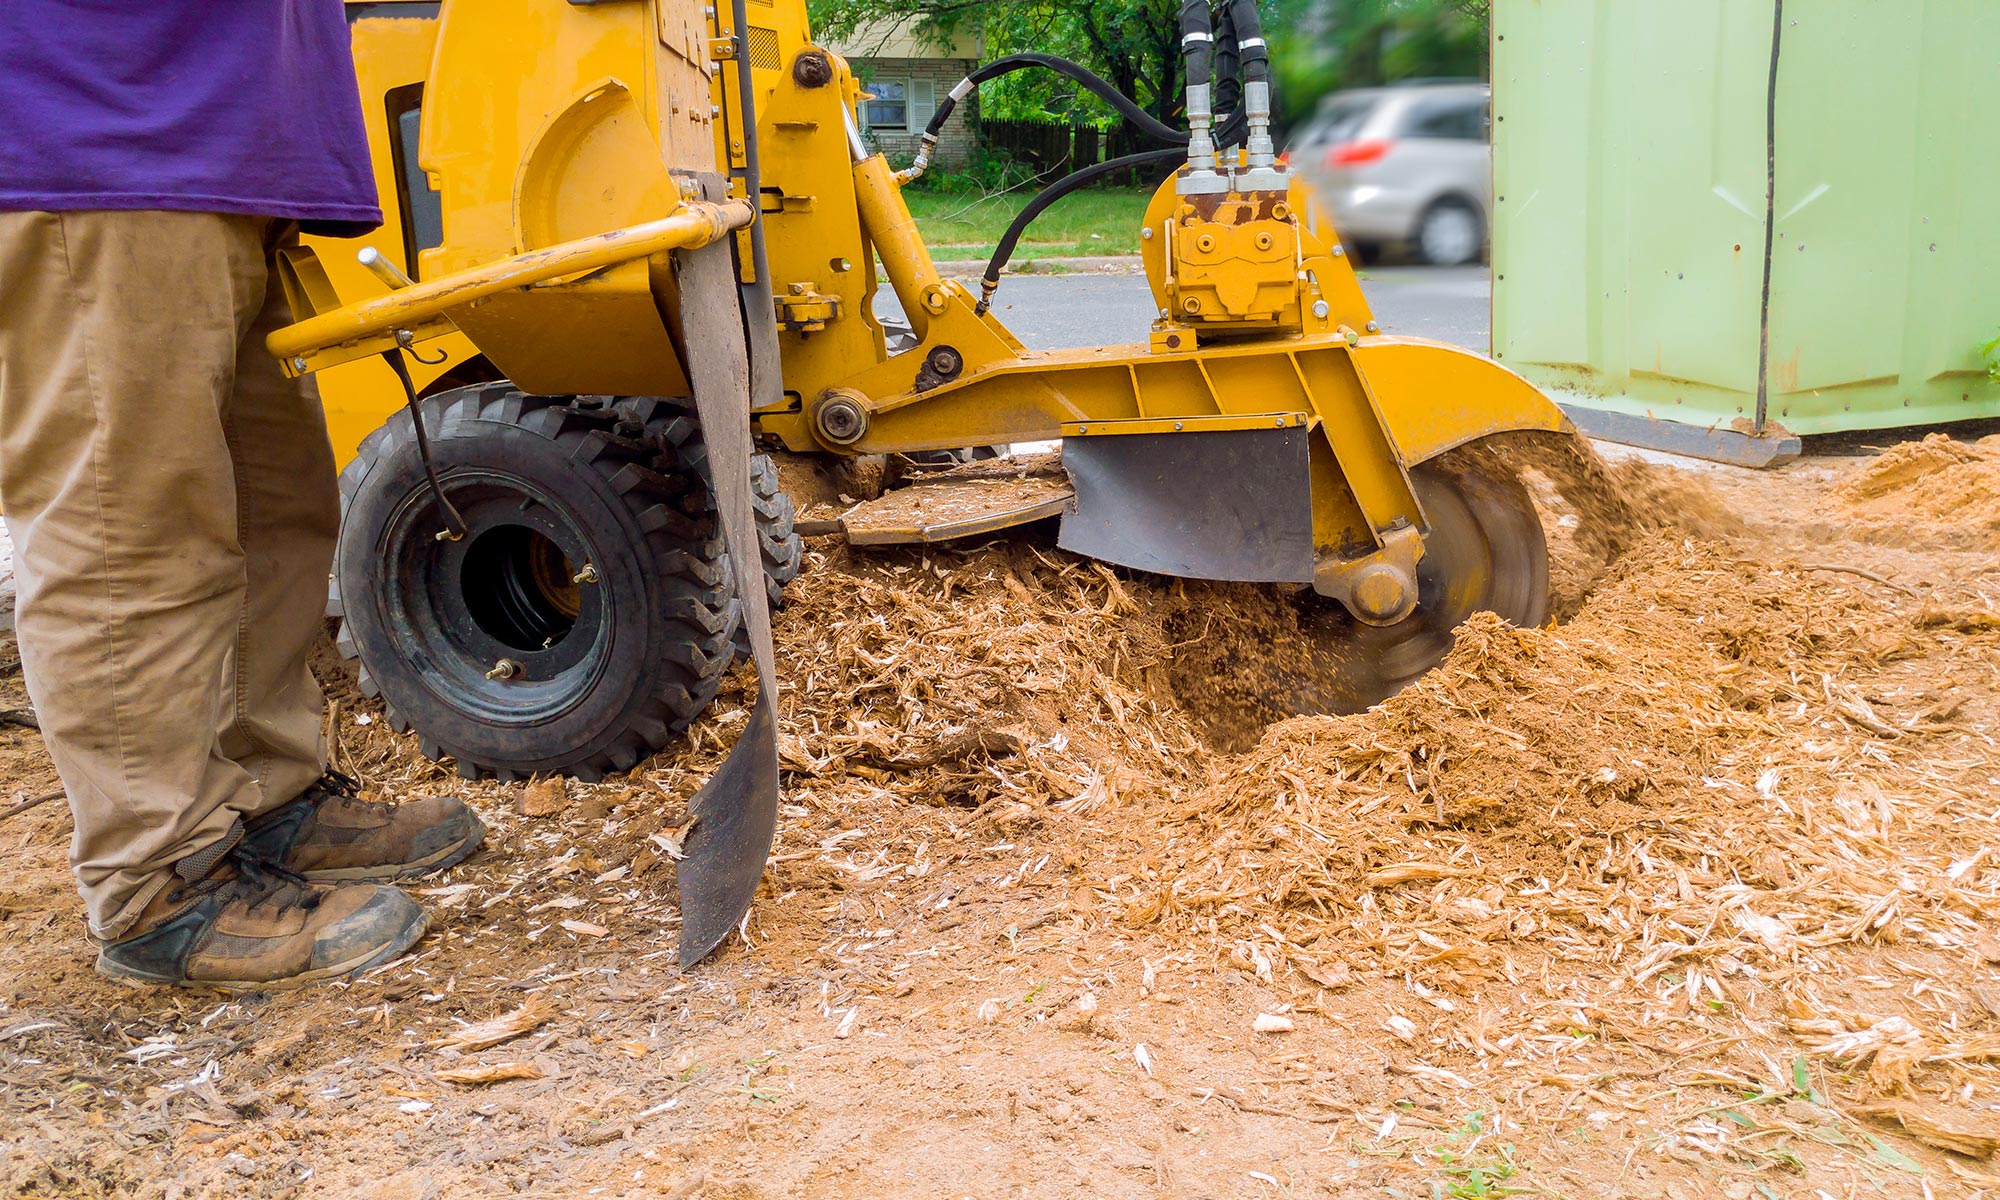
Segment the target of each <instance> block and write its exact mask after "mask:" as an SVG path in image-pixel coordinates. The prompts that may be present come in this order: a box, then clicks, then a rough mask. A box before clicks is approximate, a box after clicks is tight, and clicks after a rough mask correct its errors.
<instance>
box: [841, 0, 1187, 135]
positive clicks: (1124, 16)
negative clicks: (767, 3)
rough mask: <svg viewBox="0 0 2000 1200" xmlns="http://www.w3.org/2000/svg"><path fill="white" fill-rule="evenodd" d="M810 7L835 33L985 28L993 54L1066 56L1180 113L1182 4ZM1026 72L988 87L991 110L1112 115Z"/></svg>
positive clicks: (971, 0) (912, 2) (860, 2)
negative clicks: (885, 24) (895, 26)
mask: <svg viewBox="0 0 2000 1200" xmlns="http://www.w3.org/2000/svg"><path fill="white" fill-rule="evenodd" d="M807 8H808V11H809V12H810V14H811V16H812V21H813V28H814V29H815V30H816V31H818V32H819V34H820V36H822V37H832V38H839V37H845V36H850V35H852V34H853V33H855V32H856V31H857V30H859V29H861V28H863V27H865V26H868V25H870V24H873V23H876V22H882V21H895V22H899V23H901V25H902V27H903V28H905V29H910V30H913V31H914V32H916V33H918V34H919V35H922V34H925V33H931V34H936V35H940V36H941V37H943V36H949V35H950V34H952V33H954V32H957V31H958V30H960V29H962V28H964V27H965V26H967V25H968V24H976V25H977V26H978V27H979V28H980V29H981V31H982V32H983V33H984V35H985V39H986V49H987V54H988V56H989V57H998V56H1000V55H1003V54H1012V53H1017V52H1020V51H1026V50H1039V51H1043V52H1045V53H1050V54H1060V55H1062V56H1064V57H1065V58H1073V59H1075V60H1077V61H1078V62H1081V63H1082V64H1083V65H1085V66H1087V67H1089V68H1091V69H1092V70H1094V71H1096V72H1098V73H1099V74H1101V75H1102V76H1104V78H1106V79H1107V80H1109V81H1110V82H1111V83H1112V85H1113V86H1115V87H1117V88H1118V90H1119V91H1121V92H1123V93H1124V94H1125V95H1127V96H1130V97H1132V98H1133V99H1134V100H1136V101H1138V102H1139V103H1140V104H1141V105H1142V106H1143V107H1145V109H1146V110H1147V111H1148V112H1150V113H1152V114H1153V115H1154V116H1156V117H1158V118H1160V119H1161V120H1163V121H1172V120H1174V119H1175V118H1176V117H1177V116H1178V115H1179V113H1180V109H1181V100H1182V92H1183V84H1182V74H1181V61H1180V30H1179V27H1178V26H1177V25H1176V23H1175V13H1176V12H1177V11H1178V8H1179V5H1178V0H999V2H998V3H991V2H985V0H808V3H807ZM1023 74H1024V75H1028V76H1029V77H1028V78H1023V77H1022V76H1019V75H1017V76H1012V77H1009V78H1008V79H1007V80H1005V81H1000V82H997V83H996V84H989V85H987V87H986V88H982V89H981V98H982V103H984V104H985V105H986V111H988V112H992V113H994V114H995V115H1027V113H1026V112H1021V113H1009V112H1008V111H1007V110H1008V109H1010V108H1015V107H1022V108H1026V109H1027V110H1028V111H1034V110H1035V109H1034V106H1035V105H1037V104H1043V105H1050V106H1052V110H1053V111H1057V112H1063V111H1070V112H1077V113H1079V114H1090V115H1097V114H1103V113H1108V112H1109V111H1110V110H1109V109H1108V108H1103V107H1100V106H1096V105H1095V102H1094V101H1092V100H1091V99H1090V98H1089V97H1088V96H1087V94H1086V95H1085V96H1082V97H1079V96H1078V94H1077V89H1076V88H1075V87H1073V86H1071V85H1068V84H1066V83H1062V82H1059V81H1057V80H1055V79H1052V78H1049V77H1048V76H1047V73H1046V72H1033V73H1023ZM996 101H997V104H996ZM1010 101H1011V102H1012V103H1010ZM1050 110H1051V109H1049V108H1045V109H1043V111H1050Z"/></svg>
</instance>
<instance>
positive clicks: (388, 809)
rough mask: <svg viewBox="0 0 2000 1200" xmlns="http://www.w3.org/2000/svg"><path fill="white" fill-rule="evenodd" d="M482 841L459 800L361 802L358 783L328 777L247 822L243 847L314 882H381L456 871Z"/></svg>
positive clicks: (481, 830)
mask: <svg viewBox="0 0 2000 1200" xmlns="http://www.w3.org/2000/svg"><path fill="white" fill-rule="evenodd" d="M485 837H486V826H485V825H484V824H482V823H481V822H480V820H479V815H478V814H477V813H475V812H473V811H472V809H471V808H469V807H468V806H467V805H466V803H465V801H463V800H456V799H453V798H451V797H448V796H446V797H437V798H433V799H429V800H412V801H410V802H409V803H407V804H384V803H382V802H381V801H379V800H363V799H362V798H361V785H360V783H358V782H357V781H355V780H353V779H350V778H348V777H347V776H345V775H342V774H341V773H340V772H338V771H328V772H327V773H326V774H324V775H322V776H320V777H319V779H318V780H317V781H316V782H314V783H313V785H312V786H311V787H308V788H307V789H306V790H305V791H304V793H302V794H301V795H300V796H299V798H298V799H296V800H294V801H292V802H291V803H290V804H284V805H280V806H279V807H277V808H274V809H272V810H271V811H270V812H267V813H263V814H261V815H259V816H258V817H257V818H256V819H255V820H253V821H251V822H250V823H249V824H248V825H247V826H246V827H245V830H244V834H243V845H244V846H245V847H246V848H248V849H249V850H250V851H252V852H253V853H255V854H256V855H257V856H258V857H260V858H264V859H268V860H269V861H271V862H278V863H283V864H284V865H285V866H286V867H288V868H290V869H291V870H294V871H297V872H298V873H299V874H301V875H303V876H305V877H306V878H307V879H310V880H313V881H315V882H321V883H324V882H330V881H333V880H356V879H368V880H374V881H376V882H378V883H386V882H389V881H390V880H395V879H408V878H410V877H411V876H413V875H427V874H429V873H431V872H432V871H442V870H444V869H445V868H446V867H449V866H454V865H456V864H457V863H458V862H460V861H461V860H463V859H464V858H465V856H466V855H468V854H471V853H472V852H473V851H474V850H477V849H478V848H479V843H480V842H481V841H483V840H484V839H485Z"/></svg>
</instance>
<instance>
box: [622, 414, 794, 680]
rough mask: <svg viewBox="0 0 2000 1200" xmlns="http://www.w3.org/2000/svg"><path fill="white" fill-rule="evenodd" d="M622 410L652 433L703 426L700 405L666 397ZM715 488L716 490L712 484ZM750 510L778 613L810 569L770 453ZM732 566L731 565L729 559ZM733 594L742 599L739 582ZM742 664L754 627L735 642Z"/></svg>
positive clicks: (754, 464)
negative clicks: (791, 588)
mask: <svg viewBox="0 0 2000 1200" xmlns="http://www.w3.org/2000/svg"><path fill="white" fill-rule="evenodd" d="M618 406H619V407H620V408H621V409H622V410H624V411H625V412H626V413H627V414H629V415H630V416H631V417H632V418H633V419H634V420H636V421H638V422H640V423H641V424H643V425H645V426H647V427H648V428H649V429H651V428H659V429H662V430H666V431H673V432H675V433H678V432H679V431H680V430H683V429H686V428H688V427H689V425H690V424H695V425H696V427H698V422H697V418H696V415H695V407H694V401H692V400H684V399H676V398H672V397H665V396H628V397H626V398H624V399H622V400H619V401H618ZM693 465H694V467H695V469H696V470H697V471H698V472H699V473H700V475H701V478H702V480H703V482H708V481H709V474H708V459H707V457H706V456H705V455H703V456H701V457H700V458H699V460H698V461H695V462H694V464H693ZM711 486H712V485H711ZM750 506H751V508H752V509H754V510H755V512H756V517H757V550H758V556H759V557H760V558H761V559H762V560H763V563H764V600H765V603H767V604H768V605H769V606H770V610H771V611H772V612H774V613H775V612H777V610H778V609H779V608H780V607H782V606H783V605H784V603H785V585H786V584H788V583H790V582H791V581H792V580H794V579H797V578H798V576H799V571H800V570H802V569H803V568H804V566H805V556H806V545H805V540H804V539H803V538H801V537H799V531H798V528H797V522H798V513H797V510H796V509H795V508H794V507H793V505H792V498H791V497H790V496H789V495H787V494H785V490H784V488H783V487H782V486H781V485H780V483H779V480H778V465H777V464H776V463H774V462H772V461H771V456H770V455H768V454H753V455H751V456H750ZM723 562H724V565H725V566H727V563H728V560H727V559H724V560H723ZM730 591H731V594H732V595H734V594H736V592H735V589H734V586H733V581H732V586H731V589H730ZM734 645H735V648H736V649H735V654H736V660H737V661H739V662H740V661H742V660H744V659H747V658H749V657H750V627H749V626H748V625H745V624H743V623H741V622H738V623H737V626H736V634H735V638H734Z"/></svg>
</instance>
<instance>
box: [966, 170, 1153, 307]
mask: <svg viewBox="0 0 2000 1200" xmlns="http://www.w3.org/2000/svg"><path fill="white" fill-rule="evenodd" d="M1186 153H1187V151H1185V150H1183V149H1182V148H1181V147H1179V146H1167V147H1165V148H1163V149H1159V150H1142V151H1140V152H1139V153H1137V154H1127V155H1125V156H1124V157H1123V158H1110V159H1106V160H1104V161H1103V162H1101V163H1098V164H1096V165H1094V166H1089V167H1084V168H1082V169H1080V170H1076V171H1072V172H1070V173H1069V174H1068V175H1065V176H1063V177H1062V178H1061V179H1058V180H1056V181H1055V182H1054V183H1052V184H1050V185H1049V186H1047V187H1045V188H1043V189H1042V190H1041V191H1039V192H1037V193H1035V198H1034V199H1033V200H1030V201H1028V206H1027V207H1026V208H1024V209H1022V210H1021V211H1020V214H1019V215H1018V216H1016V217H1015V218H1014V223H1013V224H1011V225H1009V226H1007V232H1006V233H1005V234H1003V235H1001V238H1000V244H999V245H998V246H996V247H995V248H994V250H993V257H992V258H991V259H990V260H988V261H987V263H986V276H985V278H984V279H982V280H980V285H979V290H980V293H981V296H980V300H979V311H980V312H985V311H986V308H987V305H988V303H989V302H990V301H991V300H992V298H993V290H994V289H995V288H997V287H999V286H1000V269H1001V268H1002V267H1004V266H1006V265H1007V260H1008V259H1009V258H1011V257H1013V254H1014V246H1015V244H1016V243H1017V242H1019V241H1020V240H1021V234H1022V233H1024V232H1026V230H1027V228H1028V224H1029V223H1030V222H1031V221H1033V220H1034V219H1035V218H1036V217H1039V216H1041V215H1042V212H1043V211H1044V210H1045V209H1047V208H1048V206H1049V205H1051V204H1054V203H1055V202H1056V201H1058V200H1060V199H1062V198H1063V197H1064V196H1067V195H1069V194H1070V193H1071V192H1073V191H1075V190H1076V189H1078V188H1080V187H1082V186H1083V185H1084V184H1086V183H1089V182H1090V181H1091V180H1093V179H1100V178H1102V177H1104V176H1106V175H1110V174H1112V173H1114V172H1117V171H1123V170H1127V169H1129V168H1132V167H1143V166H1147V165H1149V164H1152V163H1156V162H1168V161H1171V160H1177V159H1179V158H1181V157H1182V156H1184V155H1185V154H1186Z"/></svg>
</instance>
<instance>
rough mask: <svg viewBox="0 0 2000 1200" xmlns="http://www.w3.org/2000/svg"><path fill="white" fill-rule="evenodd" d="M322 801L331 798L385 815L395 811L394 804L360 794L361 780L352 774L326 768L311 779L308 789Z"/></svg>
mask: <svg viewBox="0 0 2000 1200" xmlns="http://www.w3.org/2000/svg"><path fill="white" fill-rule="evenodd" d="M308 790H309V791H310V792H312V793H313V794H314V795H315V796H316V797H317V798H318V799H319V800H321V801H322V802H324V801H327V800H332V801H335V802H337V803H340V804H343V805H346V806H347V807H349V808H356V809H360V810H361V811H363V812H369V813H374V814H376V815H378V816H386V815H387V814H389V813H391V812H393V811H395V808H396V806H395V805H393V804H390V803H388V802H387V801H384V800H369V799H367V798H365V797H363V796H362V794H361V781H360V780H359V779H356V778H354V777H353V776H352V775H343V774H341V773H340V772H339V771H336V770H333V769H332V768H330V767H329V768H328V769H327V771H326V773H325V774H324V775H321V776H320V777H319V778H318V779H316V780H314V781H313V785H312V787H311V788H310V789H308Z"/></svg>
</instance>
